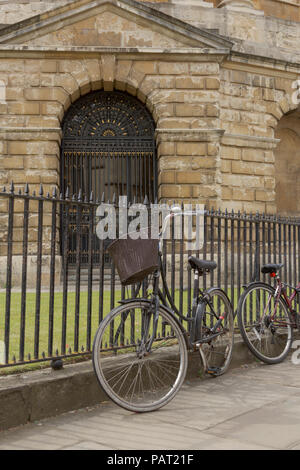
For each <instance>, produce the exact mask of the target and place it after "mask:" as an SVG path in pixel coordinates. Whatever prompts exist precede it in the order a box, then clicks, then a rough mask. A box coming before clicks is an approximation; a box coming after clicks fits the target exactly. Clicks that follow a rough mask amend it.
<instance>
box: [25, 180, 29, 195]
mask: <svg viewBox="0 0 300 470" xmlns="http://www.w3.org/2000/svg"><path fill="white" fill-rule="evenodd" d="M24 194H25V195H26V196H28V194H29V185H28V183H26V184H25V189H24Z"/></svg>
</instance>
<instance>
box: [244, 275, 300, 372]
mask: <svg viewBox="0 0 300 470" xmlns="http://www.w3.org/2000/svg"><path fill="white" fill-rule="evenodd" d="M237 315H238V324H239V328H240V331H241V334H242V337H243V339H244V341H245V343H246V344H247V346H248V347H249V349H250V351H252V353H253V354H254V355H255V356H256V357H257V358H258V359H260V360H261V361H263V362H266V363H267V364H276V363H278V362H281V361H283V360H284V359H285V357H286V356H287V354H288V352H289V350H290V347H291V344H292V336H293V326H292V324H293V322H292V319H291V317H290V313H289V310H288V308H287V306H286V304H285V302H284V300H283V299H282V298H281V297H278V296H276V294H275V289H274V288H273V287H272V286H269V285H268V284H264V283H259V282H258V283H253V284H250V286H249V287H248V288H247V289H246V290H245V291H244V293H243V295H242V296H241V297H240V300H239V303H238V310H237Z"/></svg>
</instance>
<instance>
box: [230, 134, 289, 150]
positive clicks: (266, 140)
mask: <svg viewBox="0 0 300 470" xmlns="http://www.w3.org/2000/svg"><path fill="white" fill-rule="evenodd" d="M279 142H280V139H274V138H272V137H258V136H254V135H243V134H227V133H224V135H223V136H222V138H221V143H222V144H224V145H230V146H234V147H251V148H264V149H274V148H276V147H277V145H278V143H279Z"/></svg>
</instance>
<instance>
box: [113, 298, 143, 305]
mask: <svg viewBox="0 0 300 470" xmlns="http://www.w3.org/2000/svg"><path fill="white" fill-rule="evenodd" d="M133 300H134V301H135V302H138V301H139V300H140V301H141V302H150V300H149V299H147V298H143V297H137V298H131V299H123V300H118V304H121V305H125V304H129V302H132V301H133Z"/></svg>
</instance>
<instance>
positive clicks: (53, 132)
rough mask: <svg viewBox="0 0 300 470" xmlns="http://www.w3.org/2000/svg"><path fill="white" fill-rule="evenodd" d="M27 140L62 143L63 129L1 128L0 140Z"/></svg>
mask: <svg viewBox="0 0 300 470" xmlns="http://www.w3.org/2000/svg"><path fill="white" fill-rule="evenodd" d="M2 139H5V140H12V141H15V140H18V141H20V140H25V141H33V140H34V141H49V140H51V141H53V140H54V141H57V142H59V143H60V142H61V139H62V130H61V128H55V127H54V128H39V127H1V129H0V140H2Z"/></svg>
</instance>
